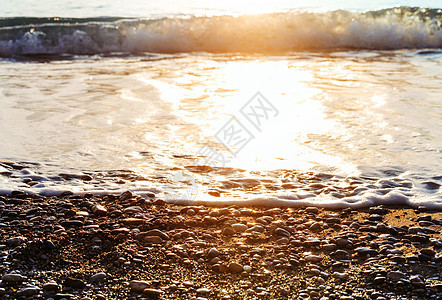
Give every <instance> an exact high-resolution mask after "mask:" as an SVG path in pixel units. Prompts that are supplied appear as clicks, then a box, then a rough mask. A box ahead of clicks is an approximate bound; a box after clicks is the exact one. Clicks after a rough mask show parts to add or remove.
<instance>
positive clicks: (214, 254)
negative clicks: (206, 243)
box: [207, 248, 219, 259]
mask: <svg viewBox="0 0 442 300" xmlns="http://www.w3.org/2000/svg"><path fill="white" fill-rule="evenodd" d="M207 256H208V257H209V259H211V258H214V257H218V256H219V251H218V250H217V249H216V248H211V249H210V250H209V252H208V253H207Z"/></svg>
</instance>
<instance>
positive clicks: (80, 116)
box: [0, 2, 442, 208]
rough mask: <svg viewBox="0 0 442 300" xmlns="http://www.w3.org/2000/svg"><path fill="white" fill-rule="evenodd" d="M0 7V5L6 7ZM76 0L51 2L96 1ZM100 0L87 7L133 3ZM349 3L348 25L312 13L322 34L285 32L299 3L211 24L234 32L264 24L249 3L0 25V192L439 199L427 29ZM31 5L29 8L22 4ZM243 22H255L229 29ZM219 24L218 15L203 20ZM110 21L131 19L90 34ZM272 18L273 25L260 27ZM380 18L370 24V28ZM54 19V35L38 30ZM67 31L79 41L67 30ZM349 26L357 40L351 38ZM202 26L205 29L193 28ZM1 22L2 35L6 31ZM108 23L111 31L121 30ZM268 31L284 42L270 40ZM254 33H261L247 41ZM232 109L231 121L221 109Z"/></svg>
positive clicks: (366, 202) (436, 40)
mask: <svg viewBox="0 0 442 300" xmlns="http://www.w3.org/2000/svg"><path fill="white" fill-rule="evenodd" d="M46 5H52V4H50V2H46ZM195 5H197V6H198V4H195ZM313 6H314V5H313ZM56 7H57V6H56ZM189 7H192V6H189ZM273 8H274V11H280V10H283V9H285V8H284V7H273ZM297 8H300V7H297ZM320 8H321V7H320V6H317V7H316V8H315V9H312V10H313V11H314V10H316V11H320V10H321V9H320ZM322 8H324V7H322ZM347 8H348V7H347ZM363 8H364V7H363V6H361V7H356V9H359V10H362V9H363ZM370 8H371V7H365V9H366V10H368V9H370ZM377 8H378V7H377ZM8 9H9V10H8ZM8 9H6V10H5V11H6V13H5V15H7V16H18V15H20V14H17V12H16V11H15V12H14V9H16V8H8ZM60 9H61V8H60ZM63 9H65V8H63ZM88 9H90V10H89V12H96V10H95V9H94V8H91V7H89V8H88V7H85V8H84V11H83V12H82V13H79V14H77V13H75V11H76V10H75V9H74V8H69V9H67V10H66V12H69V14H67V13H63V14H64V15H67V16H70V17H75V16H80V17H85V16H88V17H90V16H94V15H98V14H95V13H94V14H90V13H86V12H88ZM106 9H108V10H109V11H110V12H112V14H111V13H107V10H106ZM106 9H104V10H103V12H106V13H103V14H102V15H105V14H106V15H116V16H119V15H120V16H121V15H125V16H134V15H130V14H127V13H126V12H125V11H124V10H123V11H122V13H121V14H118V13H117V11H116V10H113V9H114V8H113V6H110V7H107V8H106ZM189 9H191V8H189ZM216 9H217V8H213V9H212V11H211V13H213V14H217V13H216V12H215V11H216ZM349 9H350V8H349ZM324 10H327V9H324ZM62 11H63V10H62V9H61V10H60V12H59V14H61V12H62ZM183 11H185V9H183ZM238 11H239V12H241V10H238ZM406 11H409V9H406ZM162 12H163V13H164V14H165V15H167V14H169V15H170V14H173V12H168V11H165V10H163V11H162ZM429 12H430V13H432V14H436V15H437V14H438V13H437V11H436V10H430V11H429ZM193 13H194V14H197V13H200V12H199V11H198V10H194V11H193ZM209 14H210V13H209ZM229 14H235V10H233V9H232V10H230V11H229ZM351 14H356V15H350V17H354V16H357V18H360V19H359V20H358V22H359V23H358V24H359V25H358V27H357V30H358V31H355V30H356V29H355V27H354V26H355V25H354V24H353V25H351V24H350V25H349V26H348V27H346V28H342V27H339V26H341V25H342V24H344V23H345V22H344V23H342V22H343V21H342V20H341V18H343V17H346V18H348V17H349V13H346V12H335V13H315V14H313V19H314V20H315V22H317V24H321V22H322V21H323V20H333V22H334V23H333V24H334V26H336V27H335V28H334V33H333V34H331V33H330V32H326V31H324V30H322V29H321V30H322V31H321V30H319V29H320V28H319V27H314V26H313V27H312V28H316V30H317V31H315V32H309V34H307V35H305V36H303V34H306V32H307V31H306V30H303V31H299V30H298V31H296V34H297V37H298V38H299V37H301V36H302V37H303V39H304V40H303V41H304V43H303V44H302V45H304V46H302V47H299V45H300V44H299V43H293V42H290V43H287V41H288V36H290V34H292V33H293V32H291V31H290V28H291V27H290V26H294V24H298V25H299V24H307V23H308V20H307V19H305V18H307V17H309V18H310V17H312V15H306V14H305V13H304V12H301V13H295V15H293V13H282V14H277V15H265V18H268V19H267V20H266V22H267V21H268V22H270V23H272V22H275V20H278V24H276V25H275V24H273V25H274V27H273V29H272V28H269V29H268V31H267V34H268V35H269V36H267V37H264V38H263V37H262V36H260V38H258V39H255V40H253V39H250V43H244V39H239V40H232V37H231V35H224V34H226V33H229V32H230V31H231V30H236V28H242V29H241V30H244V31H243V32H241V34H244V36H247V34H250V33H251V32H258V30H257V29H256V26H255V25H259V26H265V24H270V23H268V22H267V23H265V22H264V21H263V18H259V20H255V19H256V18H255V19H254V17H253V16H245V17H240V18H239V19H236V21H234V22H233V23H232V22H230V21H228V20H229V17H222V18H221V19H219V18H218V19H214V18H208V19H207V18H206V19H204V18H203V19H201V18H195V17H191V18H187V19H182V18H179V19H174V18H169V19H159V20H160V21H156V22H157V23H155V24H157V25H158V26H161V28H162V30H165V28H167V30H169V31H167V32H163V34H165V35H159V36H158V35H157V36H152V35H149V34H148V33H149V30H151V29H152V28H151V27H149V26H151V25H149V24H151V23H150V22H151V21H146V20H144V19H143V20H139V19H135V21H134V20H132V21H114V20H109V21H106V22H108V23H100V24H101V25H96V24H97V23H93V24H95V25H90V24H92V23H90V22H89V21H87V20H82V21H80V22H85V24H86V25H84V26H83V25H81V24H80V25H66V24H64V25H57V24H58V23H56V21H54V20H50V22H52V23H53V24H52V25H37V26H29V25H26V26H23V25H20V26H18V27H14V28H9V27H7V28H6V29H5V28H3V29H2V30H3V40H0V45H2V47H0V49H1V50H0V52H1V53H2V56H3V59H2V60H1V61H0V78H1V80H0V95H1V98H2V104H1V108H2V109H1V110H0V128H2V130H1V131H0V141H2V143H1V146H0V158H1V159H3V160H4V161H0V173H1V174H3V175H0V189H1V191H2V192H3V193H9V192H10V191H12V190H24V191H28V192H36V193H42V194H47V195H54V194H59V193H61V192H62V191H66V190H69V191H72V192H76V193H84V192H96V193H100V192H101V193H104V192H120V191H122V190H126V189H131V190H133V191H135V192H137V193H139V194H141V195H143V194H146V193H148V192H154V193H156V194H158V196H159V197H165V198H167V199H168V200H169V201H179V202H180V203H189V200H192V201H193V200H200V201H202V200H209V201H220V200H221V199H222V200H223V201H227V200H234V201H245V200H249V201H254V202H253V203H255V204H264V205H271V206H286V205H303V204H315V205H319V206H341V207H343V206H355V207H356V206H370V205H374V204H394V203H398V204H405V205H426V206H431V207H434V208H440V207H442V193H441V191H440V189H439V186H440V184H442V174H441V170H442V168H441V167H442V160H441V158H442V156H441V149H442V148H441V145H442V130H440V129H441V125H442V104H441V102H440V95H441V94H440V87H441V86H442V85H441V84H442V72H441V70H442V69H441V58H442V50H441V49H440V48H441V46H442V44H441V40H442V34H441V31H440V29H437V28H436V29H434V28H433V29H431V28H432V27H431V26H430V25H431V24H430V23H431V22H430V23H429V21H428V19H425V18H424V19H419V18H422V17H423V15H422V10H420V11H418V13H415V14H413V17H409V19H407V20H411V19H413V18H418V19H419V20H418V21H416V20H415V19H413V20H415V21H416V23H413V24H412V25H410V24H408V25H407V26H405V25H403V23H401V22H402V21H403V19H401V20H402V21H401V20H399V21H398V19H397V18H396V17H392V15H390V16H389V17H388V18H387V17H385V16H384V15H383V17H381V18H375V19H373V20H372V19H370V18H372V17H367V15H362V14H360V13H351ZM24 15H27V16H31V14H27V13H26V14H24ZM33 16H37V17H39V16H42V15H41V13H39V12H38V10H36V11H35V14H33ZM395 16H397V14H396V13H395ZM223 18H227V19H223ZM303 18H304V19H303ZM392 18H393V19H392ZM407 18H408V17H407ZM186 20H187V21H186ZM281 20H284V21H281ZM293 20H296V22H295V21H293ZM369 20H371V21H369ZM388 20H390V21H391V20H394V21H395V22H396V21H397V22H399V23H397V24H393V25H392V24H390V23H388V22H387V21H388ZM422 20H423V21H422ZM425 20H426V21H425ZM18 21H20V22H21V21H23V20H18V19H14V22H18ZM24 21H25V22H29V20H28V19H24ZM8 22H11V20H8ZM33 22H35V21H33ZM54 22H55V23H54ZM103 22H104V21H103ZM115 22H117V23H115ZM118 22H120V23H118ZM121 22H123V23H121ZM124 22H129V23H124ZM131 22H132V23H131ZM133 22H135V23H133ZM235 22H236V23H235ZM247 22H258V23H253V25H254V26H249V27H247V26H246V27H244V26H243V25H244V23H247ZM281 22H282V23H281ZM302 22H304V23H302ZM224 23H225V24H229V26H233V27H231V28H224V29H222V30H225V31H224V33H223V31H222V30H216V28H218V26H219V25H220V24H224ZM88 24H89V25H88ZM103 24H104V25H103ZM109 24H112V26H115V24H120V25H118V26H122V27H124V26H128V24H136V31H134V32H137V35H136V36H132V37H130V36H129V35H127V34H126V33H125V34H126V35H124V39H125V40H124V41H123V42H122V43H120V44H115V43H114V42H113V41H112V40H109V42H108V40H105V41H106V43H104V44H100V43H97V41H98V40H97V39H98V37H99V38H100V39H102V38H104V36H103V30H104V29H103V28H104V27H106V26H109ZM146 24H147V25H146ZM232 24H233V25H232ZM281 24H283V26H284V28H283V29H284V30H282V32H280V31H278V34H281V35H279V36H277V37H275V36H272V34H273V32H274V31H273V30H276V29H278V28H280V27H278V26H282V25H281ZM339 24H341V25H339ZM57 26H58V27H57ZM75 26H80V27H75ZM81 26H83V27H81ZM91 26H92V27H91ZM94 26H95V27H94ZM97 26H98V27H97ZM146 26H147V27H146ZM183 26H184V27H183ZM186 26H190V27H186ZM204 26H205V27H204ZM236 26H238V27H236ZM315 26H316V25H315ZM317 26H319V25H317ZM379 26H383V27H382V28H383V30H381V31H379V30H377V31H373V30H375V29H376V28H377V29H379V28H380V27H379ZM401 26H403V27H401ZM31 27H32V28H31ZM88 28H89V29H88ZM90 28H95V29H93V30H94V31H90V30H92V29H90ZM97 28H98V29H97ZM146 28H147V29H146ZM183 28H187V29H186V30H189V28H194V29H193V31H192V35H184V36H182V35H179V37H180V38H184V39H186V40H180V41H177V36H175V35H173V34H171V32H175V33H176V32H177V31H176V30H178V29H180V30H181V29H183ZM201 28H204V30H202V29H201ZM244 28H249V29H247V30H246V29H244ZM252 28H253V29H252ZM263 28H264V27H263ZM401 28H402V29H401ZM31 29H34V30H33V32H31V31H30V30H31ZM338 29H340V30H344V31H341V32H338ZM393 29H394V30H393ZM54 30H57V32H64V33H66V35H65V36H66V37H69V39H64V40H63V41H64V42H65V43H64V44H62V43H60V40H57V41H58V42H56V43H55V42H54V41H55V40H53V39H52V38H51V39H52V40H49V39H48V38H47V37H48V36H49V35H50V33H51V32H54ZM82 30H84V31H83V32H85V33H86V34H87V35H88V36H89V37H90V38H91V39H93V40H94V39H95V40H94V42H93V43H92V42H87V43H86V42H85V41H87V40H85V39H83V40H82V41H81V43H80V44H78V40H72V37H73V36H76V35H78V32H79V31H82ZM112 30H114V29H112ZM361 30H362V32H364V34H365V38H364V39H359V40H358V39H357V35H358V34H360V33H361ZM24 31H29V32H31V34H30V35H21V34H22V33H23V32H24ZM35 32H42V33H43V34H44V35H40V36H38V35H33V34H35ZM140 32H141V33H140ZM186 32H187V33H188V31H186ZM373 32H374V33H373ZM201 33H204V34H208V33H210V34H211V36H214V37H216V40H215V39H212V40H210V41H208V40H207V39H203V40H200V39H195V37H196V35H195V34H201ZM261 33H262V32H261ZM370 33H372V34H371V35H370ZM1 34H2V33H0V35H1ZM11 34H13V35H14V36H15V38H17V40H16V41H15V42H9V40H8V39H7V38H5V36H9V37H10V36H11ZM110 34H111V36H112V34H117V35H118V36H120V35H121V34H122V31H121V28H119V29H118V30H117V32H116V33H115V31H111V33H110ZM140 34H141V35H140ZM157 34H158V32H157ZM382 34H385V35H387V37H388V35H390V36H391V37H390V38H387V39H386V38H385V36H382ZM393 34H397V35H396V36H393ZM400 34H402V36H400V37H399V35H400ZM29 36H30V37H29ZM41 36H45V38H41ZM57 36H60V35H57ZM129 37H130V39H129ZM221 37H222V39H221ZM324 37H328V38H329V40H328V41H327V43H324V44H321V46H320V47H319V48H318V47H311V46H309V47H305V45H306V43H312V44H311V45H313V44H314V42H315V41H318V40H322V39H324ZM229 39H230V40H229ZM269 39H273V41H275V39H276V40H280V41H283V42H284V43H281V44H279V45H277V46H275V45H276V44H274V43H273V44H269V41H270V40H269ZM191 40H192V41H193V42H195V43H194V44H191V43H190V42H189V41H191ZM75 41H77V43H76V42H75ZM145 41H149V43H148V44H146V43H145ZM231 42H235V43H236V44H235V43H234V44H232V43H231ZM133 43H135V44H133ZM143 43H144V44H143ZM155 43H156V44H155ZM183 43H184V44H183ZM186 43H187V44H186ZM79 45H80V46H79ZM134 45H135V46H134ZM143 45H144V46H143ZM146 45H147V46H146ZM183 45H184V46H183ZM262 45H270V46H268V47H267V48H266V49H264V50H265V51H255V50H256V49H263V48H262V47H261V46H262ZM355 45H357V48H358V49H356V50H355V49H349V47H350V46H351V47H352V48H355V47H354V46H355ZM412 45H414V46H412ZM113 47H114V48H113ZM115 47H117V48H115ZM118 47H119V48H118ZM131 47H132V48H131ZM134 47H135V48H134ZM140 47H141V48H140ZM142 47H145V48H142ZM146 47H147V48H146ZM165 47H166V48H165ZM306 48H315V49H306ZM336 48H339V49H336ZM390 48H391V49H390ZM403 48H412V49H403ZM217 49H218V50H219V51H217ZM301 50H302V51H301ZM114 51H117V52H114ZM140 51H141V52H140ZM146 51H147V52H146ZM194 51H196V52H194ZM202 51H206V52H202ZM207 51H208V52H207ZM165 52H166V53H165ZM233 52H234V53H233ZM252 52H253V53H252ZM257 52H260V53H257ZM84 54H87V55H84ZM257 92H260V93H261V94H259V95H258V98H256V97H254V96H255V95H256V93H257ZM259 99H260V100H259ZM256 101H258V102H256ZM259 101H261V102H259ZM257 104H262V105H264V106H262V105H261V106H260V105H257ZM253 109H255V111H253ZM242 112H249V114H248V115H247V114H243V113H242ZM250 112H254V114H253V113H252V114H250ZM247 116H248V117H249V118H247ZM233 117H235V118H237V119H232V118H233ZM237 121H239V122H240V124H241V125H242V127H238V126H241V125H238V123H232V122H237ZM229 122H230V123H229ZM257 122H259V124H258V123H257ZM229 124H230V125H232V124H236V127H235V128H236V129H238V128H242V129H244V130H243V132H242V133H243V135H242V137H241V138H239V139H237V140H236V142H235V141H232V140H229V137H228V136H226V135H225V134H226V133H227V132H228V131H226V130H227V129H228V126H227V125H229ZM232 128H233V127H231V128H230V129H232ZM223 129H225V130H223ZM243 138H244V139H245V142H241V141H242V139H243ZM234 144H236V145H234ZM229 148H230V150H231V151H229ZM221 158H222V159H221ZM85 174H86V175H89V176H90V177H89V176H84V175H85ZM80 175H82V176H80ZM250 199H252V200H250ZM253 199H254V200H253Z"/></svg>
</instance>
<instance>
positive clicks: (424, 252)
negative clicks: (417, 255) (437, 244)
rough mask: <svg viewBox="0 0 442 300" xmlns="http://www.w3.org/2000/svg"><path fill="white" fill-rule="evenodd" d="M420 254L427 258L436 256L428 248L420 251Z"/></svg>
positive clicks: (434, 252)
mask: <svg viewBox="0 0 442 300" xmlns="http://www.w3.org/2000/svg"><path fill="white" fill-rule="evenodd" d="M421 254H423V255H426V256H429V257H434V256H435V255H436V251H434V250H433V249H430V248H425V249H422V250H421Z"/></svg>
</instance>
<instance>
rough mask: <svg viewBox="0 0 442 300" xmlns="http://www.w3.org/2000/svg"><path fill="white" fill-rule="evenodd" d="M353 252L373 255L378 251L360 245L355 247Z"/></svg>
mask: <svg viewBox="0 0 442 300" xmlns="http://www.w3.org/2000/svg"><path fill="white" fill-rule="evenodd" d="M355 252H356V253H357V254H358V255H370V256H375V255H378V254H379V252H378V251H377V250H374V249H371V248H365V247H360V248H357V249H355Z"/></svg>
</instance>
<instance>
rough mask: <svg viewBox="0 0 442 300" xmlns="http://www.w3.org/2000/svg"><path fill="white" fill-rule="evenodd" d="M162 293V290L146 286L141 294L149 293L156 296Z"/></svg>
mask: <svg viewBox="0 0 442 300" xmlns="http://www.w3.org/2000/svg"><path fill="white" fill-rule="evenodd" d="M163 293H164V292H163V291H162V290H157V289H151V288H146V289H144V290H143V294H146V295H151V296H155V297H158V296H160V295H161V294H163Z"/></svg>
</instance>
